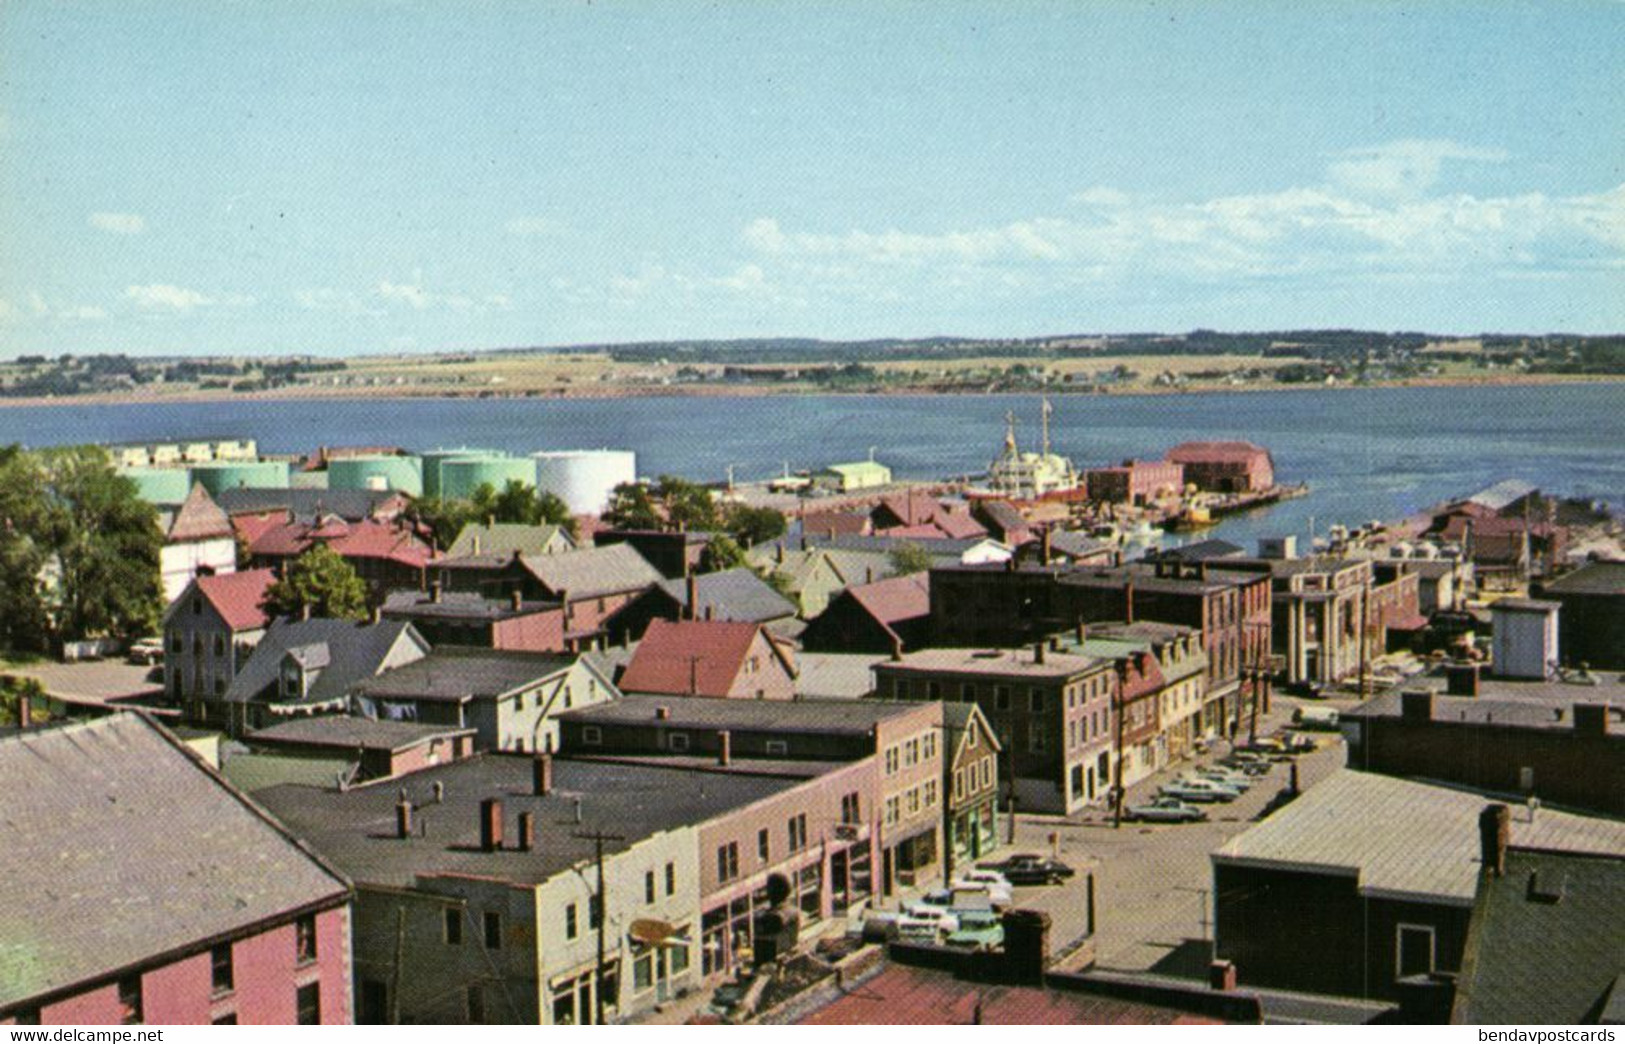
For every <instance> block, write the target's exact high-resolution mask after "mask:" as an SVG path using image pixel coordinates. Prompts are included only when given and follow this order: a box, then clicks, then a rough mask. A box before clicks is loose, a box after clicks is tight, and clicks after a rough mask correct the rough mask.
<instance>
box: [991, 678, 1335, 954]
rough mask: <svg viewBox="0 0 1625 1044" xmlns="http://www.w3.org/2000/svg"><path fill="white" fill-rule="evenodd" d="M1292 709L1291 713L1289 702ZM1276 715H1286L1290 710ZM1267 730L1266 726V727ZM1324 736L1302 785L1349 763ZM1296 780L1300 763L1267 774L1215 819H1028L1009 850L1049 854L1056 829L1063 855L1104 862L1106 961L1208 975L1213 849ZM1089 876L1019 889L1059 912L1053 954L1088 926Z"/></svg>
mask: <svg viewBox="0 0 1625 1044" xmlns="http://www.w3.org/2000/svg"><path fill="white" fill-rule="evenodd" d="M1285 715H1286V716H1289V715H1290V709H1289V708H1288V709H1287V710H1286V712H1285ZM1272 717H1273V718H1275V719H1276V720H1277V721H1284V720H1285V716H1282V715H1280V714H1277V715H1272ZM1267 731H1268V730H1264V729H1261V730H1260V734H1261V735H1262V734H1265V733H1266V732H1267ZM1319 742H1320V743H1321V747H1320V749H1319V750H1317V751H1315V752H1314V753H1312V754H1306V755H1303V756H1301V757H1299V758H1298V759H1297V765H1298V776H1299V785H1300V786H1301V787H1303V788H1305V789H1307V788H1308V787H1310V786H1313V785H1314V784H1315V783H1316V782H1317V781H1319V780H1321V779H1324V778H1325V777H1326V776H1327V775H1328V774H1330V773H1331V772H1334V771H1335V770H1337V769H1338V768H1341V767H1342V765H1343V763H1344V759H1345V747H1344V745H1343V742H1342V740H1341V738H1340V737H1338V736H1337V735H1336V734H1335V733H1322V734H1319ZM1223 752H1224V751H1223V745H1222V744H1221V745H1220V750H1219V751H1217V752H1215V753H1213V754H1210V755H1208V756H1206V757H1203V758H1201V759H1199V760H1198V762H1197V764H1206V763H1209V762H1212V761H1216V760H1217V759H1218V758H1219V757H1221V756H1222V754H1223ZM1191 767H1192V763H1190V762H1186V763H1182V764H1180V765H1177V766H1175V767H1174V768H1173V769H1172V770H1170V771H1165V772H1163V773H1160V774H1158V775H1157V776H1155V777H1152V778H1151V779H1147V780H1145V781H1143V782H1141V783H1140V784H1138V785H1136V786H1134V787H1131V788H1130V790H1129V800H1128V801H1127V802H1126V803H1125V805H1132V804H1136V803H1139V802H1142V801H1145V800H1149V799H1150V797H1151V796H1152V795H1153V794H1154V793H1155V791H1156V789H1157V787H1158V786H1160V785H1161V784H1162V783H1164V782H1166V781H1167V780H1168V779H1170V778H1171V777H1173V776H1177V775H1180V774H1182V773H1184V772H1186V771H1188V770H1189V769H1190V768H1191ZM1290 779H1291V766H1290V764H1287V763H1279V764H1276V765H1274V766H1272V767H1271V769H1270V772H1269V774H1268V775H1266V776H1260V777H1257V778H1256V780H1255V782H1254V785H1253V786H1252V788H1251V789H1250V790H1248V791H1247V793H1245V794H1243V795H1242V796H1241V797H1240V798H1238V799H1236V800H1235V801H1233V802H1231V803H1229V804H1214V805H1206V806H1203V807H1205V808H1206V809H1207V811H1208V815H1209V817H1210V818H1209V820H1208V822H1205V823H1180V824H1156V825H1152V824H1145V823H1127V822H1125V823H1124V824H1123V825H1122V826H1121V827H1119V828H1113V826H1112V823H1111V817H1110V815H1109V813H1106V812H1100V811H1091V812H1090V813H1087V814H1084V815H1082V816H1073V817H1070V818H1068V819H1064V820H1063V819H1059V818H1054V817H1027V816H1023V817H1021V819H1020V821H1019V823H1018V824H1017V829H1016V843H1015V845H1014V846H1013V847H1011V848H1009V849H1007V851H1011V852H1015V851H1031V852H1044V853H1046V854H1048V853H1050V852H1051V851H1052V845H1051V840H1050V838H1051V835H1058V837H1057V840H1058V843H1059V853H1060V857H1061V859H1062V860H1063V861H1065V862H1068V863H1070V864H1072V865H1074V866H1076V867H1078V868H1080V869H1082V868H1083V867H1084V866H1086V865H1088V864H1089V863H1091V862H1093V863H1094V864H1095V876H1096V882H1095V889H1096V895H1095V910H1096V924H1095V946H1094V952H1095V959H1096V963H1097V964H1098V966H1099V967H1101V968H1107V969H1114V970H1124V971H1156V972H1158V973H1161V974H1170V975H1186V976H1192V977H1200V976H1204V975H1205V974H1206V968H1207V962H1208V960H1209V958H1210V953H1211V947H1210V943H1209V940H1211V939H1212V925H1211V924H1210V923H1209V922H1210V919H1211V917H1212V905H1211V896H1210V895H1209V891H1210V889H1211V888H1212V882H1213V871H1212V865H1211V863H1210V862H1209V859H1208V856H1209V853H1211V852H1212V851H1213V850H1214V849H1216V848H1218V847H1219V846H1220V845H1222V844H1223V843H1224V842H1225V841H1226V840H1228V839H1229V838H1231V837H1233V836H1234V835H1236V834H1238V833H1240V832H1241V831H1243V830H1245V829H1247V827H1248V826H1250V825H1252V823H1253V822H1254V821H1255V820H1256V819H1258V818H1259V817H1260V815H1261V813H1263V812H1264V810H1265V809H1266V808H1267V807H1268V806H1270V805H1271V803H1272V802H1275V801H1277V800H1278V799H1279V798H1280V796H1281V793H1282V791H1284V790H1285V789H1287V788H1288V786H1289V785H1290ZM1083 880H1084V879H1083V877H1082V876H1081V875H1080V876H1079V877H1074V878H1073V879H1072V880H1071V881H1069V882H1067V883H1066V884H1063V885H1056V886H1050V887H1046V888H1021V889H1018V890H1017V902H1018V903H1019V904H1020V905H1024V906H1030V907H1032V908H1034V909H1039V910H1043V911H1045V912H1046V913H1048V914H1049V915H1050V918H1051V935H1050V948H1051V951H1052V952H1055V953H1060V952H1062V951H1064V950H1066V949H1067V948H1068V947H1069V946H1070V945H1071V944H1072V943H1073V942H1074V941H1076V940H1077V939H1079V938H1080V937H1081V936H1082V935H1083V934H1084V932H1085V931H1086V930H1087V905H1086V904H1087V899H1086V894H1085V888H1086V885H1085V884H1084V883H1083ZM1065 964H1066V962H1065V961H1063V962H1062V965H1063V966H1065Z"/></svg>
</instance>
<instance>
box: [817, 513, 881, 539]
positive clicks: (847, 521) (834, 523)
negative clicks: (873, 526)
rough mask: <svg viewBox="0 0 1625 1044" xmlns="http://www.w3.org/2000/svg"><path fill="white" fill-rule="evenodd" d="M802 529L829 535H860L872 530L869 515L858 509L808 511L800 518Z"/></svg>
mask: <svg viewBox="0 0 1625 1044" xmlns="http://www.w3.org/2000/svg"><path fill="white" fill-rule="evenodd" d="M800 526H801V531H802V532H806V533H818V534H821V535H824V536H828V535H830V534H831V533H834V534H850V535H858V534H862V533H868V532H869V531H870V523H869V516H868V515H865V514H861V513H859V512H856V511H821V512H818V513H816V514H814V513H811V512H809V513H807V514H805V515H803V516H801V519H800Z"/></svg>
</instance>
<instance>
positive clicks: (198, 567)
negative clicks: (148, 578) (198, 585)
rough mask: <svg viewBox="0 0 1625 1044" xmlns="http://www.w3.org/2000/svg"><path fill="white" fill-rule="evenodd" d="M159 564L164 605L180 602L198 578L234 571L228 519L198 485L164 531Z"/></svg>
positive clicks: (234, 544) (233, 544) (234, 548)
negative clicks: (178, 600)
mask: <svg viewBox="0 0 1625 1044" xmlns="http://www.w3.org/2000/svg"><path fill="white" fill-rule="evenodd" d="M158 562H159V568H160V569H161V570H162V572H163V582H164V601H165V603H169V602H173V601H174V600H175V599H177V598H179V597H180V596H181V592H182V591H184V590H186V586H187V585H188V584H190V583H191V582H192V581H193V580H194V579H196V578H197V577H199V576H212V575H216V574H220V573H234V572H236V571H237V537H236V534H235V532H234V531H233V530H232V528H231V519H230V518H229V517H228V516H227V515H226V513H225V512H224V511H222V510H221V509H220V506H219V505H218V504H216V503H215V502H214V501H213V500H211V499H210V498H209V494H208V492H207V491H206V490H205V489H204V488H203V487H202V486H201V485H194V486H193V487H192V492H190V493H188V494H187V495H186V500H185V501H184V502H183V503H182V504H181V506H180V507H179V508H178V509H176V511H175V516H174V518H172V519H170V520H169V523H168V525H166V526H165V527H164V546H163V549H162V550H161V551H160V552H159V554H158Z"/></svg>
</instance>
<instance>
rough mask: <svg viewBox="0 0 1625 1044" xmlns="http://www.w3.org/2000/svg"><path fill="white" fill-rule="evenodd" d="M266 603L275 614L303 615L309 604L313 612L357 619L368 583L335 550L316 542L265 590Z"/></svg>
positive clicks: (362, 613)
mask: <svg viewBox="0 0 1625 1044" xmlns="http://www.w3.org/2000/svg"><path fill="white" fill-rule="evenodd" d="M265 607H266V609H267V611H269V612H270V613H272V614H273V615H275V616H302V615H303V614H304V611H305V609H306V608H307V607H308V608H309V609H310V615H312V616H326V617H331V618H333V619H337V620H360V619H364V618H365V617H366V615H367V585H366V583H365V582H363V581H362V579H361V577H359V576H357V575H356V571H355V569H354V568H353V567H352V566H351V565H350V563H348V562H346V561H345V560H344V559H343V558H342V557H340V556H339V554H338V552H336V551H334V550H333V549H332V548H330V547H328V546H327V545H326V544H317V545H316V546H314V547H312V548H311V549H310V550H308V551H306V552H305V553H304V554H302V555H300V556H299V557H298V558H296V559H294V560H293V564H292V565H290V566H288V570H287V575H286V576H284V577H283V578H282V579H280V580H278V581H276V582H275V583H273V584H272V585H271V586H270V588H269V589H268V590H267V591H266V592H265Z"/></svg>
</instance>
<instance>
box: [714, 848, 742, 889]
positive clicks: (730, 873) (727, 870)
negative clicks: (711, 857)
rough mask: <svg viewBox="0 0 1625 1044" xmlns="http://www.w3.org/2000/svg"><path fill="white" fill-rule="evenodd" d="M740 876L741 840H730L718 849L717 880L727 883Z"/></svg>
mask: <svg viewBox="0 0 1625 1044" xmlns="http://www.w3.org/2000/svg"><path fill="white" fill-rule="evenodd" d="M738 876H739V842H737V841H729V842H728V843H727V844H725V845H722V846H721V847H719V848H718V849H717V880H718V881H721V882H722V883H723V884H727V883H728V882H729V881H732V880H733V879H734V878H736V877H738Z"/></svg>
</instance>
